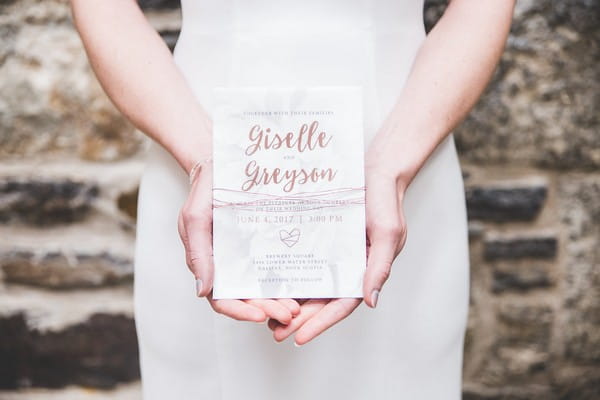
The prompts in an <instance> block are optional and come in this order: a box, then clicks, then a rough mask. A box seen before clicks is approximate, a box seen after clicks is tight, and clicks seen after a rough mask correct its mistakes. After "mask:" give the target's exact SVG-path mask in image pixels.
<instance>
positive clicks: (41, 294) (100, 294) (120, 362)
mask: <svg viewBox="0 0 600 400" xmlns="http://www.w3.org/2000/svg"><path fill="white" fill-rule="evenodd" d="M0 304H2V307H1V308H0V389H4V390H9V389H17V388H29V387H51V388H58V387H63V386H65V385H83V386H90V387H101V388H110V387H113V386H114V385H116V384H117V383H119V382H130V381H135V380H138V379H139V366H138V347H137V338H136V331H135V324H134V320H133V303H132V290H131V288H125V287H119V288H111V289H98V290H94V291H86V290H78V291H71V292H67V293H65V292H56V291H45V290H39V289H37V290H36V289H30V288H27V287H24V286H19V285H6V286H4V287H2V288H1V290H0Z"/></svg>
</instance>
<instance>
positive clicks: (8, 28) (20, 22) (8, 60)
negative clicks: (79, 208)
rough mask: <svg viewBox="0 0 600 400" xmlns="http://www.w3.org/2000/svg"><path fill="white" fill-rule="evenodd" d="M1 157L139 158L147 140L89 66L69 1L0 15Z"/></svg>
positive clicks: (24, 5)
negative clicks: (138, 152) (103, 87)
mask: <svg viewBox="0 0 600 400" xmlns="http://www.w3.org/2000/svg"><path fill="white" fill-rule="evenodd" d="M0 35H2V39H3V40H2V41H1V42H0V76H2V79H1V80H0V93H2V99H1V100H0V158H2V159H7V160H17V159H20V158H22V157H33V156H40V155H44V156H49V157H80V158H83V159H86V160H95V161H110V160H117V159H122V158H125V157H129V156H132V155H134V154H135V153H136V152H137V151H138V150H139V149H140V148H141V146H142V144H143V143H144V135H143V134H142V133H140V132H138V131H137V130H135V129H134V127H133V125H131V124H130V123H129V122H128V121H127V119H126V118H125V117H124V116H123V115H121V113H120V112H119V111H118V110H117V109H116V108H115V107H114V105H113V104H112V103H111V101H110V100H109V99H108V97H107V96H106V94H105V93H104V92H103V90H102V88H101V87H100V84H99V83H98V81H97V80H96V78H95V76H94V74H93V72H92V69H91V67H90V65H89V62H88V59H87V57H86V54H85V51H84V48H83V46H82V43H81V40H80V37H79V36H78V34H77V32H76V30H75V29H74V27H73V25H72V21H71V13H70V10H69V4H68V2H67V1H64V0H63V1H58V0H48V1H44V2H41V1H34V0H23V1H19V2H14V3H11V4H9V5H4V9H3V12H2V13H0Z"/></svg>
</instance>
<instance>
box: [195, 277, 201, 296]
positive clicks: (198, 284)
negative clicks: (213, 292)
mask: <svg viewBox="0 0 600 400" xmlns="http://www.w3.org/2000/svg"><path fill="white" fill-rule="evenodd" d="M201 291H202V279H200V278H198V279H196V295H197V296H198V297H200V292H201Z"/></svg>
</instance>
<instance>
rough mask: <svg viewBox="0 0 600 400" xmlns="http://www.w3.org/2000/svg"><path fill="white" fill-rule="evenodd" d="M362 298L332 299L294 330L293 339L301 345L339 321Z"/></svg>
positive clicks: (350, 311) (351, 310)
mask: <svg viewBox="0 0 600 400" xmlns="http://www.w3.org/2000/svg"><path fill="white" fill-rule="evenodd" d="M361 301H362V298H353V297H344V298H339V299H334V300H332V301H330V302H329V303H327V304H326V305H325V306H324V307H322V308H321V309H320V310H319V311H318V312H317V313H315V314H314V315H313V316H312V317H311V318H310V319H308V320H307V321H306V322H305V323H304V324H302V326H301V327H300V328H299V329H298V331H297V332H296V336H295V337H294V341H295V342H296V343H297V344H299V345H303V344H305V343H307V342H309V341H311V340H312V339H314V338H315V337H317V336H318V335H320V334H321V333H323V332H324V331H326V330H327V329H329V328H331V327H332V326H333V325H335V324H337V323H338V322H339V321H341V320H343V319H344V318H346V317H347V316H348V315H350V314H351V313H352V312H353V311H354V310H355V309H356V307H358V305H359V304H360V303H361Z"/></svg>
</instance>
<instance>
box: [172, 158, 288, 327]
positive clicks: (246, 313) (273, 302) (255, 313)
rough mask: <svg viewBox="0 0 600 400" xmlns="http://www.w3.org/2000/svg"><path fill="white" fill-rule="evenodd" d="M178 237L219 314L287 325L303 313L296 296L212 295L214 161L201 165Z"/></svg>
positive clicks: (200, 291)
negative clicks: (279, 297)
mask: <svg viewBox="0 0 600 400" xmlns="http://www.w3.org/2000/svg"><path fill="white" fill-rule="evenodd" d="M177 225H178V231H179V236H180V237H181V240H182V242H183V245H184V247H185V258H186V263H187V265H188V268H189V269H190V271H191V272H192V273H193V274H194V277H195V278H196V295H197V296H198V297H206V298H207V300H208V302H209V303H210V305H211V307H212V308H213V309H214V310H215V311H216V312H218V313H221V314H224V315H227V316H229V317H231V318H234V319H236V320H240V321H253V322H264V321H266V319H267V318H272V319H276V320H277V321H279V322H281V323H282V324H284V325H287V324H289V323H290V322H291V321H292V318H293V317H294V316H296V315H297V314H298V313H299V312H300V304H298V302H297V301H296V300H294V299H243V300H238V299H218V300H214V299H213V298H212V286H213V277H214V260H213V247H212V163H211V162H206V163H204V164H202V166H201V168H200V171H199V173H197V174H196V175H195V177H194V180H193V182H192V183H191V188H190V193H189V195H188V198H187V200H186V202H185V204H184V205H183V207H182V209H181V211H180V212H179V218H178V221H177Z"/></svg>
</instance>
